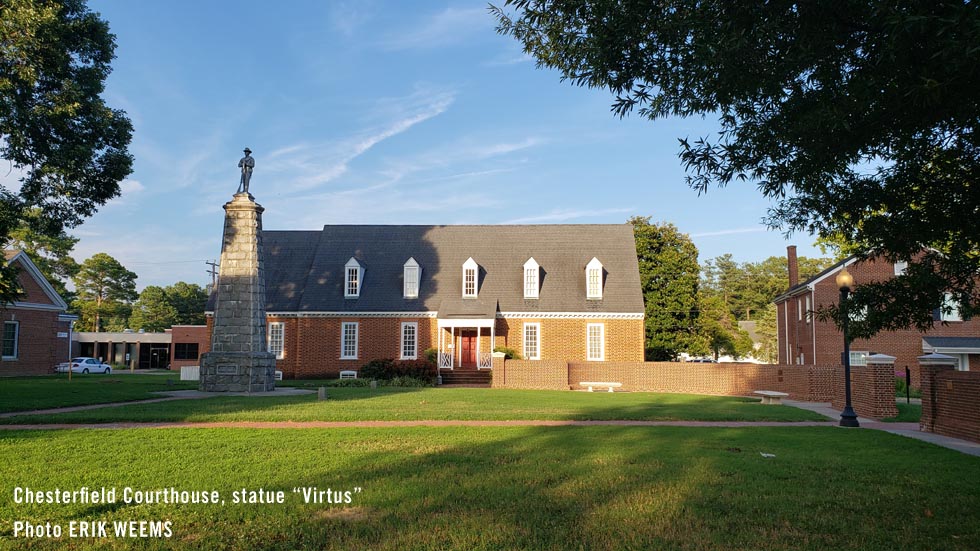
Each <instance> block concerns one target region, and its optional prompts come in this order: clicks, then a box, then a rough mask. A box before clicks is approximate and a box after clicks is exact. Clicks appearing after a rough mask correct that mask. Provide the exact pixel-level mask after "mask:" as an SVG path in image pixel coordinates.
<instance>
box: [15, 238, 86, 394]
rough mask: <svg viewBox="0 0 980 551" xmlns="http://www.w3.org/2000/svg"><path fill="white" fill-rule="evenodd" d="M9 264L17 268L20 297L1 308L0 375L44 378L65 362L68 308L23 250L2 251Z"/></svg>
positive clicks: (71, 316) (69, 328) (68, 346)
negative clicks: (56, 366) (18, 270)
mask: <svg viewBox="0 0 980 551" xmlns="http://www.w3.org/2000/svg"><path fill="white" fill-rule="evenodd" d="M4 259H5V261H6V262H7V264H8V265H13V266H16V267H18V268H19V269H20V272H19V274H18V276H17V277H18V283H19V284H20V288H21V289H22V290H23V292H24V294H23V296H22V297H21V298H20V299H19V300H17V301H15V302H14V303H13V304H7V305H5V306H4V308H3V310H2V312H0V314H2V318H3V336H2V345H0V349H2V350H0V376H5V375H43V374H48V373H52V372H53V371H54V367H55V365H57V364H59V363H61V362H64V361H67V360H68V356H69V354H70V353H71V350H70V347H71V339H70V333H71V322H72V321H74V320H76V319H78V318H77V316H73V315H68V314H66V313H65V311H66V310H67V308H68V306H67V305H66V304H65V301H64V300H63V299H62V298H61V297H60V296H59V295H58V293H57V291H55V290H54V288H53V287H52V286H51V284H50V283H48V280H47V279H45V277H44V275H43V274H41V271H40V270H38V268H37V266H35V265H34V262H32V261H31V259H30V257H28V256H27V255H26V254H25V253H24V252H23V251H10V250H6V251H4Z"/></svg>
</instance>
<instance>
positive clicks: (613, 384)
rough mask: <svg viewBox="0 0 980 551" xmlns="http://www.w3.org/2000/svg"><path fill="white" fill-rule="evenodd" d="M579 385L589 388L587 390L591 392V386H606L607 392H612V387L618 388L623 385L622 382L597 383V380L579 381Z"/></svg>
mask: <svg viewBox="0 0 980 551" xmlns="http://www.w3.org/2000/svg"><path fill="white" fill-rule="evenodd" d="M579 386H584V387H588V388H589V392H593V390H592V388H593V387H599V388H608V389H609V392H612V391H613V389H614V388H619V387H621V386H623V383H597V382H584V381H583V382H581V383H579Z"/></svg>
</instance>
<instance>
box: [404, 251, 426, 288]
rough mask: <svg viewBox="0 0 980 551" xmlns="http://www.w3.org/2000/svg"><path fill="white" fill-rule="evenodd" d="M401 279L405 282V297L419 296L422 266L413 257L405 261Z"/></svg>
mask: <svg viewBox="0 0 980 551" xmlns="http://www.w3.org/2000/svg"><path fill="white" fill-rule="evenodd" d="M402 275H403V277H402V279H403V280H404V283H405V286H404V287H405V289H404V296H405V298H419V279H420V276H421V275H422V268H421V267H420V266H419V263H418V262H416V261H415V259H414V258H409V259H408V262H406V263H405V266H404V271H403V272H402Z"/></svg>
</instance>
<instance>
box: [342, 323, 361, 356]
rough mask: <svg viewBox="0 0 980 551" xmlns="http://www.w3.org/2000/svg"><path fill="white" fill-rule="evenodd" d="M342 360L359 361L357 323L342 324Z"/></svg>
mask: <svg viewBox="0 0 980 551" xmlns="http://www.w3.org/2000/svg"><path fill="white" fill-rule="evenodd" d="M340 359H341V360H356V359H357V322H356V321H345V322H343V323H341V324H340Z"/></svg>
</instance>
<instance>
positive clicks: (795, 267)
mask: <svg viewBox="0 0 980 551" xmlns="http://www.w3.org/2000/svg"><path fill="white" fill-rule="evenodd" d="M786 265H787V266H788V268H789V288H790V289H792V288H793V287H796V285H797V284H798V283H799V282H800V265H799V263H798V262H797V261H796V245H789V246H787V247H786Z"/></svg>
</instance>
